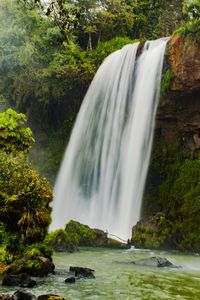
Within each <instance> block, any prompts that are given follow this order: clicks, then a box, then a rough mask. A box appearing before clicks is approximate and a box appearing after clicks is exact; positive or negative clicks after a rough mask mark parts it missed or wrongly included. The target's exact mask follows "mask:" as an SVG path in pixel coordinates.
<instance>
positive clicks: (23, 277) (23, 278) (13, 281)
mask: <svg viewBox="0 0 200 300" xmlns="http://www.w3.org/2000/svg"><path fill="white" fill-rule="evenodd" d="M2 285H6V286H20V287H29V288H30V287H33V286H35V285H37V283H36V281H35V280H33V279H31V277H30V276H29V275H28V274H26V273H21V274H16V275H10V274H5V275H4V277H3V281H2Z"/></svg>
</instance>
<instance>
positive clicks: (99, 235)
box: [45, 220, 127, 252]
mask: <svg viewBox="0 0 200 300" xmlns="http://www.w3.org/2000/svg"><path fill="white" fill-rule="evenodd" d="M45 244H47V245H48V246H49V247H51V248H52V249H53V250H54V251H59V252H63V251H67V252H74V251H76V250H78V247H108V248H119V249H126V248H127V245H126V244H123V243H121V242H118V241H116V240H113V239H110V238H108V236H107V233H106V232H104V231H102V230H98V229H92V228H90V227H89V226H87V225H83V224H81V223H79V222H77V221H74V220H71V221H69V223H67V224H66V226H65V229H57V230H55V231H54V232H50V233H48V235H47V236H46V238H45Z"/></svg>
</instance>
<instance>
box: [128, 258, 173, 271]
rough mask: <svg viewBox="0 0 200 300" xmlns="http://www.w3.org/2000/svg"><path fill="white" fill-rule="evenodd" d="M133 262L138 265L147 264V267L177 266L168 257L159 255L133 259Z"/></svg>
mask: <svg viewBox="0 0 200 300" xmlns="http://www.w3.org/2000/svg"><path fill="white" fill-rule="evenodd" d="M132 263H133V264H135V265H137V266H145V267H157V268H163V267H176V266H175V265H173V264H172V263H171V262H170V261H169V260H168V259H166V258H164V257H159V256H154V257H150V258H145V259H139V260H136V261H133V262H132Z"/></svg>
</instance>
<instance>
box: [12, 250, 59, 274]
mask: <svg viewBox="0 0 200 300" xmlns="http://www.w3.org/2000/svg"><path fill="white" fill-rule="evenodd" d="M54 268H55V265H54V264H53V263H52V261H51V260H50V259H49V258H46V257H42V256H36V255H32V256H24V257H23V258H21V259H19V260H16V261H15V262H14V263H13V264H12V265H11V266H10V267H9V269H8V270H7V274H19V273H27V274H29V275H30V276H35V277H44V276H47V275H48V274H49V273H52V272H53V270H54Z"/></svg>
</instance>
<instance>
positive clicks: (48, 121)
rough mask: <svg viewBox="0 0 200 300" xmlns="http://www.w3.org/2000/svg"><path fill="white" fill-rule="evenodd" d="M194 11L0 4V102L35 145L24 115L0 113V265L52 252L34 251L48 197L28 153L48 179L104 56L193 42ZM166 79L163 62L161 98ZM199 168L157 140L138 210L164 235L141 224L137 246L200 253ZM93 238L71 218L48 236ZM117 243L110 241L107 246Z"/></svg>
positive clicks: (190, 6)
mask: <svg viewBox="0 0 200 300" xmlns="http://www.w3.org/2000/svg"><path fill="white" fill-rule="evenodd" d="M199 11H200V6H199V1H198V0H190V1H189V0H169V1H166V0H155V1H153V0H143V1H136V0H100V1H95V0H76V1H75V0H69V1H65V0H54V1H53V0H50V1H49V4H46V5H45V4H44V1H40V0H1V1H0V40H1V45H0V54H1V55H0V71H1V72H0V108H1V107H5V106H6V107H13V109H15V110H17V111H21V112H23V113H25V114H26V115H27V117H28V122H29V124H30V126H31V128H32V129H33V132H34V135H35V136H36V144H35V145H33V143H34V139H33V135H32V132H31V130H30V128H27V127H26V117H25V115H24V114H21V113H20V114H18V113H17V112H15V111H14V110H12V109H10V108H9V109H8V110H7V111H6V112H1V113H0V148H1V149H0V174H1V175H0V204H1V205H0V218H1V224H0V262H1V263H10V262H11V261H12V260H13V259H14V258H15V257H16V256H18V254H19V253H21V254H22V253H24V254H26V253H27V255H30V256H31V255H33V256H34V255H40V254H41V255H43V254H42V253H44V255H45V256H47V255H48V256H49V257H50V252H48V251H49V250H48V248H47V249H46V250H45V248H44V249H43V248H41V247H45V246H44V245H42V242H43V240H44V238H45V236H46V233H47V228H48V224H49V222H50V211H51V210H50V208H49V202H50V201H51V200H52V194H51V191H50V187H49V184H48V182H47V180H46V179H45V178H42V177H41V176H40V175H39V173H38V172H36V171H35V170H34V169H33V168H32V166H31V165H30V163H29V161H28V159H29V160H30V161H32V163H33V164H34V165H35V166H37V169H38V170H39V171H40V172H41V173H42V174H43V175H45V176H47V177H48V179H50V180H51V183H52V185H53V183H54V180H55V176H56V174H57V170H58V168H59V165H60V162H61V159H62V156H63V152H64V149H65V146H66V144H67V141H68V139H69V136H70V133H71V129H72V127H73V124H74V120H75V118H76V115H77V112H78V110H79V107H80V104H81V102H82V100H83V97H84V95H85V93H86V90H87V88H88V86H89V84H90V82H91V80H92V78H93V76H94V74H95V72H96V70H97V68H98V67H99V65H100V64H101V63H102V61H103V60H104V59H105V58H106V56H108V55H109V54H110V53H111V52H113V51H115V50H117V49H120V48H121V47H123V46H124V45H126V44H128V43H133V42H136V41H138V40H139V39H140V40H141V41H145V40H146V39H154V38H159V37H161V36H169V35H172V33H173V32H174V34H182V35H188V36H191V37H192V39H193V40H194V41H199V32H200V30H199V29H200V23H199V22H200V20H199ZM172 80H173V74H172V71H171V70H170V68H169V66H166V70H165V72H164V74H163V80H162V85H161V92H162V95H165V94H166V93H167V91H168V89H169V88H170V84H171V82H172ZM174 130H176V128H175V129H174ZM177 134H178V133H177ZM32 146H33V147H32ZM29 152H30V153H29ZM28 155H29V156H28ZM198 169H199V159H198V158H197V159H195V160H191V159H190V157H189V155H188V153H186V151H184V150H183V147H182V146H181V147H174V146H167V145H166V144H165V143H164V142H163V141H159V142H157V143H156V145H155V148H154V154H153V158H152V163H151V170H150V173H149V178H148V184H147V192H146V196H145V202H144V215H148V216H149V214H153V213H155V212H163V213H164V220H163V219H162V220H163V223H162V224H159V225H160V228H161V231H162V232H161V231H159V229H158V230H157V231H153V232H152V230H151V229H146V228H140V229H139V231H138V235H136V237H135V240H137V243H138V244H141V245H143V246H145V247H164V245H166V241H167V240H168V239H169V240H170V245H171V246H172V247H175V248H179V249H188V250H192V251H196V250H198V249H200V237H199V234H198V226H199V219H198V215H199V207H200V205H199V196H198V194H199V182H198V177H199V171H198ZM191 174H193V176H191ZM192 178H193V179H192ZM188 211H189V213H188ZM153 222H154V221H153ZM155 222H156V221H155ZM159 222H160V221H159ZM154 225H155V224H154ZM169 235H170V237H169ZM96 239H97V233H96V232H95V231H94V230H92V229H90V228H89V227H87V226H85V225H81V224H78V223H77V222H74V221H71V222H70V223H69V224H67V225H66V229H65V231H62V230H61V231H59V230H58V231H56V232H54V233H52V234H49V235H48V237H47V238H46V242H47V244H48V245H50V246H52V247H53V248H55V247H57V246H58V247H60V248H62V247H65V246H66V247H68V246H69V247H71V245H75V246H84V245H87V246H88V245H94V244H95V243H96V241H97V240H96ZM168 242H169V241H168ZM38 243H41V247H39V246H38ZM114 244H116V242H115V241H112V240H109V241H108V243H107V246H109V245H114ZM42 249H43V250H42ZM27 251H28V252H27Z"/></svg>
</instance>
